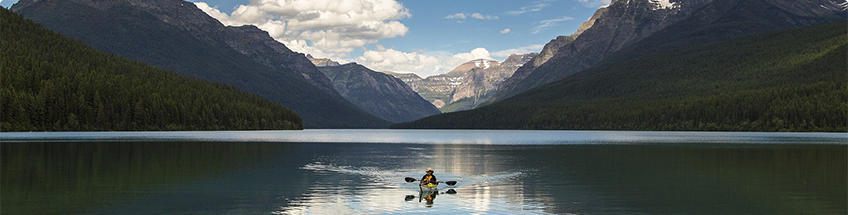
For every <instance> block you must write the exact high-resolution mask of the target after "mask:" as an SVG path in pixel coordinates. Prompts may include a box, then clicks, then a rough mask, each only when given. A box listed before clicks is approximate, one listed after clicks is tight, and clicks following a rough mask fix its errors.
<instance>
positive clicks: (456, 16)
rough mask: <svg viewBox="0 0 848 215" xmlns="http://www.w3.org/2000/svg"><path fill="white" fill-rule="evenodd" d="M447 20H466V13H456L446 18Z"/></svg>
mask: <svg viewBox="0 0 848 215" xmlns="http://www.w3.org/2000/svg"><path fill="white" fill-rule="evenodd" d="M445 19H465V13H455V14H451V15H447V16H445Z"/></svg>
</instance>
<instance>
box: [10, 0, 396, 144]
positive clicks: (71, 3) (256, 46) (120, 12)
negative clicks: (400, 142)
mask: <svg viewBox="0 0 848 215" xmlns="http://www.w3.org/2000/svg"><path fill="white" fill-rule="evenodd" d="M11 9H12V10H13V11H14V12H16V13H19V14H22V15H23V16H24V17H26V18H28V19H32V20H34V21H35V22H37V23H40V24H41V25H43V26H45V27H47V28H49V29H51V30H54V31H57V32H59V33H61V34H63V35H66V36H68V37H71V38H74V39H77V40H79V41H82V42H84V43H86V44H89V45H91V46H93V47H95V48H97V49H101V50H104V51H106V52H109V53H114V54H117V55H120V56H123V57H126V58H129V59H132V60H138V61H142V62H145V63H148V64H151V65H154V66H157V67H161V68H164V69H166V70H171V71H174V72H176V73H179V74H183V75H187V76H191V77H197V78H202V79H206V80H210V81H214V82H220V83H224V84H227V85H232V86H235V87H237V88H239V89H241V90H244V91H248V92H251V93H254V94H257V95H260V96H263V97H266V98H268V99H270V100H272V101H274V102H278V103H280V104H282V105H284V106H287V107H289V108H291V109H293V110H294V111H295V112H297V113H298V114H299V115H300V116H301V117H302V118H303V125H304V126H305V127H306V128H380V127H386V126H388V125H389V122H388V121H385V120H383V119H380V118H378V117H376V116H373V115H371V114H368V113H367V112H365V111H363V110H361V109H360V108H358V107H357V106H355V105H354V104H352V103H350V102H348V101H347V100H345V99H344V98H343V97H342V96H341V95H340V94H339V93H338V92H336V91H335V89H334V87H333V84H332V83H331V82H330V79H329V78H327V77H326V76H325V75H324V74H323V73H321V72H320V71H318V69H317V68H316V67H315V66H314V65H313V64H312V63H311V62H310V61H309V60H308V59H307V58H306V57H305V56H304V55H303V54H300V53H296V52H293V51H291V50H289V49H288V48H287V47H285V45H283V44H282V43H279V42H277V41H276V40H274V39H273V38H271V37H270V36H269V35H268V33H267V32H264V31H261V30H259V29H258V28H256V27H254V26H241V27H226V26H224V25H223V24H221V23H220V22H218V21H217V20H215V19H214V18H212V17H210V16H208V15H207V14H206V13H204V12H203V11H201V10H200V9H198V8H197V7H196V6H195V5H194V4H193V3H191V2H186V1H182V0H110V1H86V0H21V1H19V2H18V3H17V4H15V5H13V6H12V8H11Z"/></svg>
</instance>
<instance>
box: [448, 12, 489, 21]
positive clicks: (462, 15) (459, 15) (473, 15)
mask: <svg viewBox="0 0 848 215" xmlns="http://www.w3.org/2000/svg"><path fill="white" fill-rule="evenodd" d="M468 17H471V18H474V19H481V20H495V19H498V16H492V15H483V14H480V13H471V14H467V13H465V12H461V13H455V14H451V15H447V16H445V17H444V18H445V19H459V20H460V21H459V22H460V23H462V21H463V20H465V19H466V18H468Z"/></svg>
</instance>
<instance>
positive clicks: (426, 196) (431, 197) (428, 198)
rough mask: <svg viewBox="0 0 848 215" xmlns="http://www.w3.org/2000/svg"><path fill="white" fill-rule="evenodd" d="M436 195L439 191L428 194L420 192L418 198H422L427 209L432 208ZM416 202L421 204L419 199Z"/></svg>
mask: <svg viewBox="0 0 848 215" xmlns="http://www.w3.org/2000/svg"><path fill="white" fill-rule="evenodd" d="M438 194H439V191H435V190H434V191H432V192H429V193H427V192H424V191H422V192H421V194H420V195H419V196H420V197H423V199H424V200H425V201H427V207H433V200H434V199H436V195H438ZM418 202H421V198H419V199H418Z"/></svg>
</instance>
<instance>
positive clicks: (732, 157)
mask: <svg viewBox="0 0 848 215" xmlns="http://www.w3.org/2000/svg"><path fill="white" fill-rule="evenodd" d="M0 139H2V148H0V150H2V151H0V154H2V161H0V162H2V163H0V168H2V169H0V171H2V172H0V177H2V178H0V187H2V193H0V195H2V196H0V199H2V203H0V204H2V207H0V214H398V213H401V214H425V213H426V214H431V213H440V214H457V213H459V214H467V213H490V214H516V213H522V214H843V215H844V214H848V134H845V133H751V132H631V131H487V130H480V131H474V130H304V131H223V132H220V131H219V132H205V131H197V132H55V133H52V132H51V133H43V132H42V133H0ZM427 167H432V168H433V169H435V175H436V176H437V177H438V179H439V180H442V181H449V180H450V181H457V182H458V183H457V184H456V185H455V186H447V185H445V184H441V185H439V187H438V189H439V191H437V193H435V194H431V193H420V192H419V188H418V186H417V183H415V182H413V183H407V182H405V181H404V178H405V177H413V178H417V179H420V178H421V177H422V176H423V175H424V170H425V169H426V168H427ZM428 198H430V199H429V200H428Z"/></svg>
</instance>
